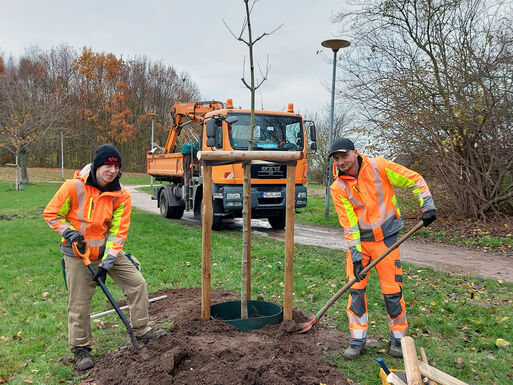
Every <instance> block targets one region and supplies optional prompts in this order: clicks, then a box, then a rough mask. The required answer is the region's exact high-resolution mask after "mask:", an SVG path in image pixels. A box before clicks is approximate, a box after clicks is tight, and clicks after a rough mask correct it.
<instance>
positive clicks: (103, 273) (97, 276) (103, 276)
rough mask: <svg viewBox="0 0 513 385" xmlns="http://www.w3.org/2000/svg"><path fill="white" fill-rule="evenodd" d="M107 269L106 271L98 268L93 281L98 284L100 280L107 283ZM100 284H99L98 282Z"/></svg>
mask: <svg viewBox="0 0 513 385" xmlns="http://www.w3.org/2000/svg"><path fill="white" fill-rule="evenodd" d="M107 272H108V270H107V269H104V268H103V267H101V266H98V269H96V273H94V275H93V281H96V282H98V279H101V280H102V282H103V283H105V280H106V279H107ZM98 283H99V282H98Z"/></svg>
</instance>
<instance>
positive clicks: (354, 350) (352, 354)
mask: <svg viewBox="0 0 513 385" xmlns="http://www.w3.org/2000/svg"><path fill="white" fill-rule="evenodd" d="M363 353H365V346H362V345H349V347H348V348H347V349H346V351H345V352H344V353H343V354H342V356H344V358H345V359H346V360H354V359H355V358H356V357H358V356H359V355H360V354H363Z"/></svg>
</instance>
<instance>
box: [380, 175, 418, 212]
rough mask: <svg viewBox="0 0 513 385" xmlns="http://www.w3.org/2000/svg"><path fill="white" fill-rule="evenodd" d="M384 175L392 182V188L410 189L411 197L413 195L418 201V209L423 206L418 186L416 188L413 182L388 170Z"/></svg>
mask: <svg viewBox="0 0 513 385" xmlns="http://www.w3.org/2000/svg"><path fill="white" fill-rule="evenodd" d="M386 173H387V176H388V179H389V180H390V182H392V184H393V185H394V186H398V187H409V188H411V190H412V192H413V195H415V196H416V197H417V199H418V200H419V203H420V207H422V206H423V205H424V199H423V198H422V194H421V192H420V186H417V184H416V183H415V181H414V180H412V179H409V178H406V177H405V176H403V175H401V174H398V173H397V172H395V171H394V170H390V169H389V168H387V169H386ZM396 207H397V205H396Z"/></svg>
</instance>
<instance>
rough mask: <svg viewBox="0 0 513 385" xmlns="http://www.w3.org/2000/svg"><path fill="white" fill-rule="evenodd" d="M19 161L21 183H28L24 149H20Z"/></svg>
mask: <svg viewBox="0 0 513 385" xmlns="http://www.w3.org/2000/svg"><path fill="white" fill-rule="evenodd" d="M19 162H20V171H21V181H22V182H23V183H28V182H29V178H28V173H27V151H26V150H25V149H22V150H21V151H20V156H19Z"/></svg>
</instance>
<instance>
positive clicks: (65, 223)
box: [43, 171, 132, 260]
mask: <svg viewBox="0 0 513 385" xmlns="http://www.w3.org/2000/svg"><path fill="white" fill-rule="evenodd" d="M88 176H89V174H83V175H82V174H80V173H79V172H78V171H77V172H76V173H75V176H74V178H73V179H67V180H66V181H65V182H64V183H63V185H62V186H61V187H60V188H59V190H58V191H57V193H56V194H55V196H54V197H53V198H52V199H51V200H50V202H49V203H48V205H47V206H46V208H45V210H44V213H43V217H44V219H45V221H46V223H48V226H50V227H51V228H52V229H54V230H55V231H56V232H57V233H59V234H61V235H62V233H63V232H64V231H65V230H66V229H68V228H71V229H74V230H78V231H79V232H80V233H81V234H82V235H83V236H84V239H85V241H86V242H87V244H88V245H89V247H90V249H91V256H90V259H91V260H94V259H98V257H99V253H100V250H104V252H103V255H102V256H101V257H102V258H104V257H106V256H107V255H108V254H111V255H112V256H114V257H117V256H118V254H119V252H120V251H121V250H122V249H123V245H124V243H125V240H126V238H127V235H128V229H129V227H130V213H131V211H132V202H131V198H130V193H129V192H128V190H126V189H125V188H124V187H123V186H122V187H121V190H119V191H107V192H103V193H102V192H101V191H100V190H98V189H97V188H95V187H93V186H90V185H87V184H86V180H87V177H88ZM62 242H63V246H64V248H62V247H61V250H63V252H64V249H67V250H68V253H65V254H69V246H70V245H66V240H65V239H64V238H63V239H62ZM71 255H72V254H71Z"/></svg>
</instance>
